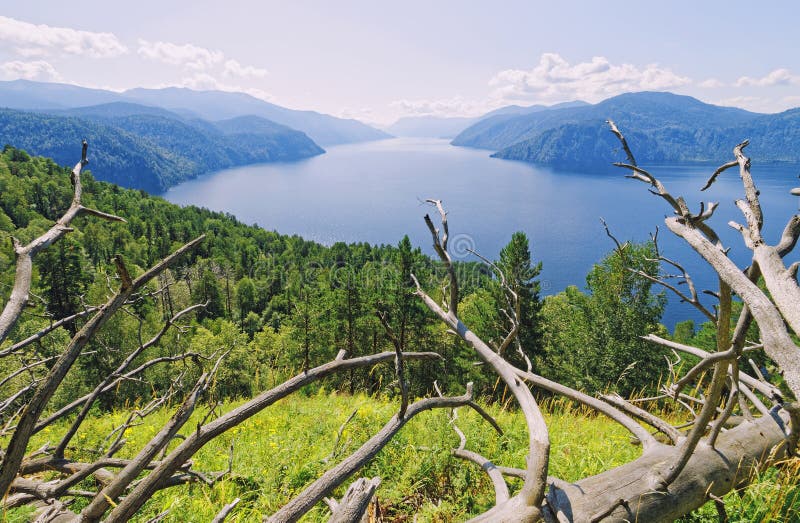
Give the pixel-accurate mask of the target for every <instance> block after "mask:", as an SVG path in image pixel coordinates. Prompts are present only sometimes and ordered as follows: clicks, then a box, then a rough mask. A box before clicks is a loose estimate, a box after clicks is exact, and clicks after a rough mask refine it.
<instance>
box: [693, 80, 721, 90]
mask: <svg viewBox="0 0 800 523" xmlns="http://www.w3.org/2000/svg"><path fill="white" fill-rule="evenodd" d="M697 85H698V86H699V87H702V88H703V89H718V88H720V87H725V84H724V83H722V82H721V81H719V80H717V79H716V78H709V79H708V80H703V81H702V82H700V83H698V84H697Z"/></svg>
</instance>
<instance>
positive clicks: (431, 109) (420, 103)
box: [389, 96, 499, 116]
mask: <svg viewBox="0 0 800 523" xmlns="http://www.w3.org/2000/svg"><path fill="white" fill-rule="evenodd" d="M389 105H390V107H392V108H393V109H395V110H397V111H398V112H400V113H401V114H403V115H412V116H478V115H481V114H484V113H486V112H487V111H490V110H491V109H494V108H496V107H497V106H498V105H499V103H498V102H497V101H482V102H478V101H475V100H468V99H466V98H463V97H461V96H454V97H452V98H446V99H439V100H405V99H403V100H395V101H393V102H391V103H390V104H389Z"/></svg>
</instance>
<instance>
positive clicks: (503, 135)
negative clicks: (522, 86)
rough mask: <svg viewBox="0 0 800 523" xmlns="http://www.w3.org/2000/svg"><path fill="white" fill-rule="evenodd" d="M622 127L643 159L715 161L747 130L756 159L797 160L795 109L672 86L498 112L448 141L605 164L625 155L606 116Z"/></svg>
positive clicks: (517, 156) (514, 155)
mask: <svg viewBox="0 0 800 523" xmlns="http://www.w3.org/2000/svg"><path fill="white" fill-rule="evenodd" d="M611 115H613V116H614V120H615V121H616V122H617V123H618V124H619V125H621V126H623V127H624V128H626V129H631V130H632V132H629V133H628V140H629V141H630V143H631V147H633V148H634V150H636V151H639V154H638V156H637V159H638V160H639V161H642V162H650V163H654V162H655V163H660V162H694V161H713V162H719V161H721V159H724V158H727V157H728V156H729V155H730V149H731V147H732V146H731V144H736V143H739V142H741V141H742V140H744V139H745V138H749V137H753V138H754V140H753V142H752V145H751V146H750V151H751V153H752V154H753V155H754V156H757V157H758V158H759V160H760V161H764V162H768V161H794V162H796V161H800V110H798V109H793V110H790V111H786V112H783V113H779V114H770V115H768V114H759V113H752V112H749V111H745V110H742V109H737V108H733V107H720V106H715V105H710V104H706V103H703V102H701V101H699V100H697V99H695V98H692V97H689V96H679V95H675V94H671V93H650V92H643V93H628V94H622V95H619V96H615V97H613V98H609V99H607V100H604V101H602V102H600V103H597V104H594V105H584V106H578V107H561V108H550V109H546V110H541V111H536V112H532V113H529V114H525V115H497V116H493V117H490V118H486V119H484V120H481V121H480V122H478V123H477V124H475V125H473V126H471V127H469V128H468V129H465V130H464V131H463V132H462V133H461V134H459V135H458V136H457V137H456V138H455V139H454V140H453V142H452V143H453V144H454V145H460V146H466V147H478V148H483V149H489V150H492V151H497V152H496V154H495V155H494V156H495V157H497V158H504V159H509V160H521V161H526V162H531V163H537V164H544V165H552V166H556V167H562V168H572V169H574V168H595V169H606V168H607V166H608V165H610V163H611V162H614V161H619V160H623V159H624V156H620V154H619V146H618V143H617V142H616V139H615V138H614V136H613V135H611V134H610V133H608V130H607V126H606V125H605V120H606V119H608V118H609V117H611Z"/></svg>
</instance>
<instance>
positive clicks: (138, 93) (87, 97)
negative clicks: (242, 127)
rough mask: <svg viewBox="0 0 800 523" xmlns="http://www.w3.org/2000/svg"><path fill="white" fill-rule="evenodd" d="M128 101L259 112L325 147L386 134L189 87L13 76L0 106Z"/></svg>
mask: <svg viewBox="0 0 800 523" xmlns="http://www.w3.org/2000/svg"><path fill="white" fill-rule="evenodd" d="M112 102H128V103H134V104H140V105H147V106H156V107H160V108H163V109H167V110H169V111H170V112H172V113H177V114H178V115H179V116H182V117H191V116H196V117H199V118H203V119H206V120H212V121H213V120H227V119H230V118H235V117H238V116H248V115H253V116H259V117H261V118H266V119H268V120H272V121H274V122H276V123H278V124H282V125H286V126H288V127H291V128H293V129H296V130H299V131H302V132H304V133H306V134H307V135H308V136H309V137H310V138H311V139H312V140H314V141H315V142H317V143H319V144H321V145H334V144H341V143H353V142H362V141H370V140H380V139H383V138H388V137H389V135H388V134H386V133H384V132H383V131H379V130H378V129H375V128H372V127H370V126H368V125H366V124H364V123H361V122H359V121H357V120H349V119H343V118H336V117H334V116H330V115H327V114H322V113H318V112H315V111H300V110H295V109H288V108H285V107H281V106H278V105H275V104H271V103H269V102H265V101H263V100H260V99H258V98H255V97H253V96H250V95H248V94H245V93H235V92H227V91H195V90H192V89H188V88H179V87H167V88H163V89H144V88H136V89H129V90H127V91H124V92H114V91H106V90H102V89H91V88H86V87H78V86H74V85H67V84H56V83H44V82H33V81H30V80H13V81H10V82H0V106H2V107H7V108H10V109H22V110H32V109H33V110H43V109H48V110H53V109H56V110H65V109H74V108H78V107H86V106H97V105H101V104H109V103H112Z"/></svg>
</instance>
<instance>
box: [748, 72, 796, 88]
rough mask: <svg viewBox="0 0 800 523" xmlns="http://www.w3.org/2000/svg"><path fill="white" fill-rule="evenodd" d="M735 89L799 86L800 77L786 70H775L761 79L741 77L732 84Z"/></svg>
mask: <svg viewBox="0 0 800 523" xmlns="http://www.w3.org/2000/svg"><path fill="white" fill-rule="evenodd" d="M734 85H736V87H746V86H754V87H771V86H774V85H800V76H797V75H793V74H792V73H791V72H790V71H789V70H788V69H783V68H781V69H775V70H774V71H772V72H771V73H769V74H768V75H766V76H763V77H761V78H753V77H751V76H742V77H741V78H739V79H738V80H736V83H735V84H734Z"/></svg>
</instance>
